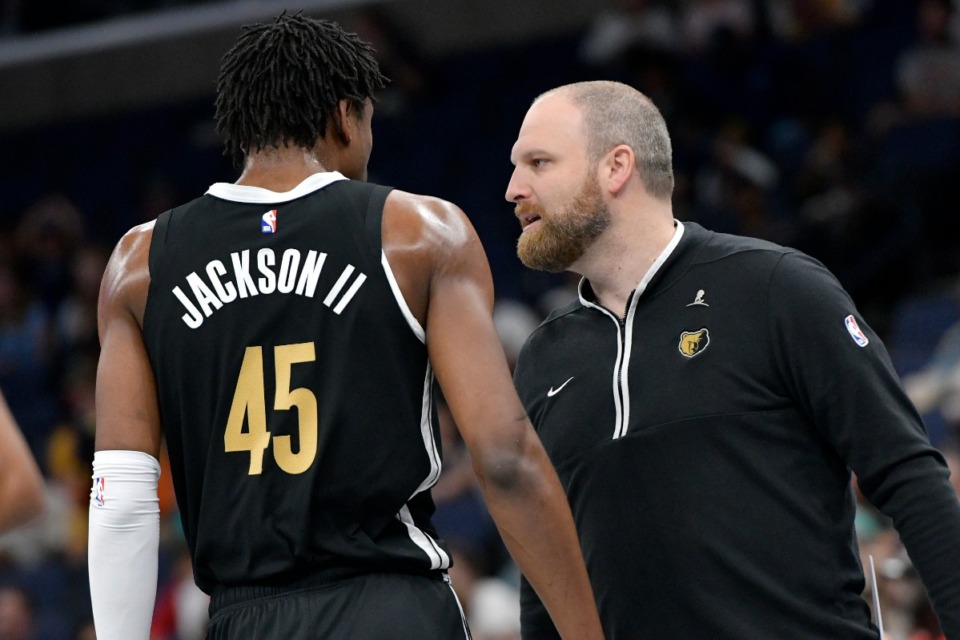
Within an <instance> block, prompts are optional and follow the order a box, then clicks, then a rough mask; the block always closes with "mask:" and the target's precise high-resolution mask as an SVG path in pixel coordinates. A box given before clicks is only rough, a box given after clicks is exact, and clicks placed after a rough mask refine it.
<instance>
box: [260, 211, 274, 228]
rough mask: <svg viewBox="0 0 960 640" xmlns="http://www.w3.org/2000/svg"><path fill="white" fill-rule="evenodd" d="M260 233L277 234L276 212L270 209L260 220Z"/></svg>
mask: <svg viewBox="0 0 960 640" xmlns="http://www.w3.org/2000/svg"><path fill="white" fill-rule="evenodd" d="M260 231H262V232H263V233H276V232H277V210H276V209H270V211H267V212H266V213H265V214H263V217H262V218H260Z"/></svg>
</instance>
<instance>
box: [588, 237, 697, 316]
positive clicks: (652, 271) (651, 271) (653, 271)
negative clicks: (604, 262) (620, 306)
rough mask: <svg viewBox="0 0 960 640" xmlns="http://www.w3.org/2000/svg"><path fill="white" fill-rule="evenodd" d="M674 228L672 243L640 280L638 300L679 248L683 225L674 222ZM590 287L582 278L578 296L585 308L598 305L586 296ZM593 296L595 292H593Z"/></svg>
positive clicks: (668, 244)
mask: <svg viewBox="0 0 960 640" xmlns="http://www.w3.org/2000/svg"><path fill="white" fill-rule="evenodd" d="M673 226H674V227H675V229H674V231H673V237H672V238H670V242H668V243H667V246H666V247H664V248H663V251H661V252H660V255H659V256H657V259H656V260H654V261H653V264H652V265H650V268H649V269H647V272H646V273H645V274H644V276H643V278H642V279H641V280H640V283H639V284H638V285H637V286H636V289H634V291H636V294H635V295H634V296H633V297H634V298H636V297H637V296H639V295H640V294H641V293H643V291H644V289H646V288H647V285H648V284H649V283H650V281H651V280H652V279H653V276H654V275H656V273H657V271H659V270H660V267H662V266H663V263H664V262H666V261H667V258H669V257H670V255H671V254H672V253H673V250H674V249H676V248H677V245H678V244H680V238H682V237H683V223H682V222H680V221H679V220H674V221H673ZM585 284H586V285H589V284H590V283H589V282H588V281H587V279H586V277H583V278H580V283H579V284H578V285H577V296H578V297H579V298H580V304H582V305H583V306H585V307H590V306H595V305H596V304H597V303H596V301H595V300H588V299H587V298H586V296H585V295H584V291H583V287H584V285H585ZM590 293H591V294H592V293H593V291H592V290H591V291H590Z"/></svg>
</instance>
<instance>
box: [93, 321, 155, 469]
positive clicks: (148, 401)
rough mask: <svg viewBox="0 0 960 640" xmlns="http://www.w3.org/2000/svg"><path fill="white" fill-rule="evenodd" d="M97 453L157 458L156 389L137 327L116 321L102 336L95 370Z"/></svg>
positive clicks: (129, 322)
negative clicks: (137, 453)
mask: <svg viewBox="0 0 960 640" xmlns="http://www.w3.org/2000/svg"><path fill="white" fill-rule="evenodd" d="M96 406H97V422H96V424H97V434H96V449H97V450H98V451H102V450H107V449H120V450H129V451H142V452H144V453H148V454H150V455H152V456H154V457H158V456H159V453H160V417H159V416H160V412H159V408H158V404H157V393H156V383H155V381H154V377H153V370H152V369H151V367H150V360H149V358H148V356H147V351H146V347H145V346H144V343H143V338H142V335H141V333H140V331H139V327H138V325H137V324H136V322H135V321H134V320H133V318H132V317H130V318H129V319H127V320H123V319H114V320H112V321H111V322H110V326H109V327H108V328H106V330H105V331H104V332H103V337H102V344H101V346H100V362H99V364H98V366H97V395H96Z"/></svg>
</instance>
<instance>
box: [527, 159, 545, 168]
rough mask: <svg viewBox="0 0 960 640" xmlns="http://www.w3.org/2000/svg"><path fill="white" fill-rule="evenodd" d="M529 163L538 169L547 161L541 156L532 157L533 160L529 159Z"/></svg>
mask: <svg viewBox="0 0 960 640" xmlns="http://www.w3.org/2000/svg"><path fill="white" fill-rule="evenodd" d="M530 164H531V165H533V168H534V169H539V168H541V167H543V165H545V164H547V161H546V160H544V159H543V158H534V159H533V160H531V161H530Z"/></svg>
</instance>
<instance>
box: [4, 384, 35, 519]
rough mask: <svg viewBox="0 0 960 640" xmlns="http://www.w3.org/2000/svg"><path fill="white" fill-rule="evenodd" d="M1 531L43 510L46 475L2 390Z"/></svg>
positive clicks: (33, 516)
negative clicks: (38, 465) (38, 464)
mask: <svg viewBox="0 0 960 640" xmlns="http://www.w3.org/2000/svg"><path fill="white" fill-rule="evenodd" d="M0 471H2V473H0V531H6V530H7V529H10V528H12V527H15V526H17V525H20V524H24V523H26V522H28V521H30V520H31V519H32V518H35V517H36V516H38V515H39V514H40V512H41V511H42V510H43V476H41V475H40V469H39V468H38V467H37V463H36V461H35V460H34V459H33V455H32V454H31V453H30V447H28V446H27V441H26V440H25V439H24V437H23V434H22V433H21V432H20V428H19V427H17V424H16V422H15V421H14V419H13V414H12V413H10V409H9V407H7V403H6V401H5V400H4V398H3V394H2V393H0Z"/></svg>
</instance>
